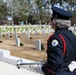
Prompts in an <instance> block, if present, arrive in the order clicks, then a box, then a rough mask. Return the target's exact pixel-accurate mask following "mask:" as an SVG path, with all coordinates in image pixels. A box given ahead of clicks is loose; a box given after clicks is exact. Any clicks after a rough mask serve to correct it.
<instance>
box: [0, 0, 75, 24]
mask: <svg viewBox="0 0 76 75" xmlns="http://www.w3.org/2000/svg"><path fill="white" fill-rule="evenodd" d="M52 6H57V7H59V8H62V9H64V10H68V11H70V12H71V13H72V14H73V15H74V17H73V19H72V20H73V22H74V23H76V0H0V25H4V24H7V25H20V24H22V25H27V24H33V25H34V24H45V23H47V24H49V23H50V18H51V15H52V10H51V7H52Z"/></svg>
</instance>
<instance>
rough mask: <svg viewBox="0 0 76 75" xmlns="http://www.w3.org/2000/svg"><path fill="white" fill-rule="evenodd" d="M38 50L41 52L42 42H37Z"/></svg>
mask: <svg viewBox="0 0 76 75" xmlns="http://www.w3.org/2000/svg"><path fill="white" fill-rule="evenodd" d="M36 49H37V50H40V51H41V40H39V39H38V40H36Z"/></svg>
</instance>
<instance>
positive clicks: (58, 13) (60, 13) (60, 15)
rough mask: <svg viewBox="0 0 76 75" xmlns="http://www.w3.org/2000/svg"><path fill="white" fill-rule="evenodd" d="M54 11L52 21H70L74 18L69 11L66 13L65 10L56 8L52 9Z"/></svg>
mask: <svg viewBox="0 0 76 75" xmlns="http://www.w3.org/2000/svg"><path fill="white" fill-rule="evenodd" d="M52 11H53V15H52V18H51V19H53V18H57V19H65V20H69V19H70V18H72V17H73V15H72V14H71V13H70V12H69V11H66V10H64V9H61V8H58V7H55V6H53V7H52Z"/></svg>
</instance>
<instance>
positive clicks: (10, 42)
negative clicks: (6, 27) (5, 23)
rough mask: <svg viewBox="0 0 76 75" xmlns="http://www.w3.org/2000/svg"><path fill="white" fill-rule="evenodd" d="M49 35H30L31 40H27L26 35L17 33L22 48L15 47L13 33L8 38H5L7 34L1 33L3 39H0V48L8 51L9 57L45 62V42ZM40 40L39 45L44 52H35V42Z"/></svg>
mask: <svg viewBox="0 0 76 75" xmlns="http://www.w3.org/2000/svg"><path fill="white" fill-rule="evenodd" d="M50 35H51V33H49V32H48V33H47V35H43V33H39V35H35V34H34V33H31V39H28V38H27V34H26V33H24V34H21V33H18V36H19V37H20V42H21V43H22V44H23V46H20V47H17V46H16V39H15V36H14V34H13V33H11V34H10V36H11V37H10V38H8V37H7V33H5V32H4V33H3V37H0V48H1V49H6V50H10V53H11V55H13V56H17V57H21V58H24V59H30V60H35V61H42V60H46V58H47V55H46V49H47V40H48V37H49V36H50ZM37 39H40V40H41V43H42V44H43V46H44V50H41V51H39V50H36V45H35V44H36V40H37Z"/></svg>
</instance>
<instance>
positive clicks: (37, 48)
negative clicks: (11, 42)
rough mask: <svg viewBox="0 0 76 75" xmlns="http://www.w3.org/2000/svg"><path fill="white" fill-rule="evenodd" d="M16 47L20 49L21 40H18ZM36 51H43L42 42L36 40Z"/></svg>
mask: <svg viewBox="0 0 76 75" xmlns="http://www.w3.org/2000/svg"><path fill="white" fill-rule="evenodd" d="M16 46H17V47H20V38H18V37H17V38H16ZM36 50H39V51H41V40H39V39H38V40H36Z"/></svg>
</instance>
